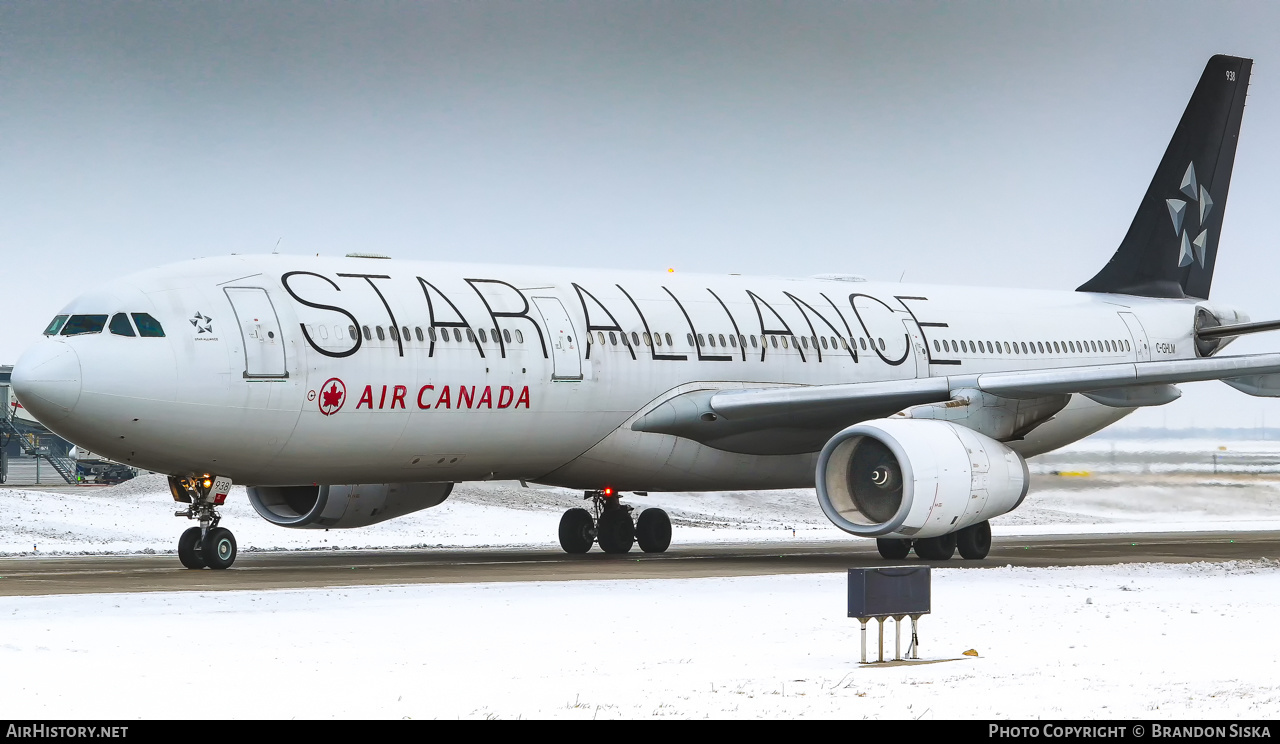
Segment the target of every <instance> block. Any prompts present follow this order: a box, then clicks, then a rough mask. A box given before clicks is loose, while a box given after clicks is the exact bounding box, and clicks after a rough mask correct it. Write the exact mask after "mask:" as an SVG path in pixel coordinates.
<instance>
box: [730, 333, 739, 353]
mask: <svg viewBox="0 0 1280 744" xmlns="http://www.w3.org/2000/svg"><path fill="white" fill-rule="evenodd" d="M729 345H730V346H732V347H733V348H735V349H736V348H738V337H737V336H735V335H733V334H732V333H730V334H729Z"/></svg>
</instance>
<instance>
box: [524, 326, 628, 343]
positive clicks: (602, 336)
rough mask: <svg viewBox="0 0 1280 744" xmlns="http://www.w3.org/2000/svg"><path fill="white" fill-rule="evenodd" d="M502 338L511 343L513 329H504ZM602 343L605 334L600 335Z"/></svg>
mask: <svg viewBox="0 0 1280 744" xmlns="http://www.w3.org/2000/svg"><path fill="white" fill-rule="evenodd" d="M502 340H503V341H506V342H507V343H511V331H509V330H507V329H506V328H503V329H502ZM600 343H604V334H601V335H600Z"/></svg>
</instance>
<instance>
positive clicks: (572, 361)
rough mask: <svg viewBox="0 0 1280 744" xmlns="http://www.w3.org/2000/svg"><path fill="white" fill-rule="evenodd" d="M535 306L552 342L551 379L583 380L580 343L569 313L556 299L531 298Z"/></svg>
mask: <svg viewBox="0 0 1280 744" xmlns="http://www.w3.org/2000/svg"><path fill="white" fill-rule="evenodd" d="M529 299H531V300H533V306H534V307H535V308H537V309H538V314H539V315H541V316H542V324H543V326H544V327H545V328H546V329H547V335H548V338H549V340H550V342H551V364H552V371H551V379H553V380H581V379H582V356H581V355H580V354H579V353H578V346H579V342H578V340H577V339H576V338H575V336H574V333H575V331H574V330H573V323H571V322H570V321H569V313H567V312H565V309H564V305H562V304H560V300H557V299H556V298H554V297H531V298H529Z"/></svg>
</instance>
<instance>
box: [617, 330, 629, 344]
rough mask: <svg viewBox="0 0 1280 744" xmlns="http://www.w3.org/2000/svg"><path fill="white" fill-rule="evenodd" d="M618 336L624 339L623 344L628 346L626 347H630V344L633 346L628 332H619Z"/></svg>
mask: <svg viewBox="0 0 1280 744" xmlns="http://www.w3.org/2000/svg"><path fill="white" fill-rule="evenodd" d="M618 337H619V338H621V339H622V345H623V346H626V347H630V346H631V342H630V341H628V340H627V334H626V333H619V334H618Z"/></svg>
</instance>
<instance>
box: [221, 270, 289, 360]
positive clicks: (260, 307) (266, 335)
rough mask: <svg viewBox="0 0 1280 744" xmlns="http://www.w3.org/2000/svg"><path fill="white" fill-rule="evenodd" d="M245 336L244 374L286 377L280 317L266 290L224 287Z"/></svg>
mask: <svg viewBox="0 0 1280 744" xmlns="http://www.w3.org/2000/svg"><path fill="white" fill-rule="evenodd" d="M224 291H225V292H226V293H227V299H228V300H230V301H231V308H232V309H233V310H235V313H236V321H237V322H238V323H239V325H240V336H241V338H242V339H243V340H244V377H247V378H252V377H288V376H289V373H288V372H287V371H286V370H285V359H284V338H283V337H282V335H281V333H280V321H279V319H278V318H277V317H276V309H275V307H274V306H273V305H272V304H271V298H270V297H269V296H268V295H267V290H265V289H262V288H260V287H226V288H225V289H224Z"/></svg>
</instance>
